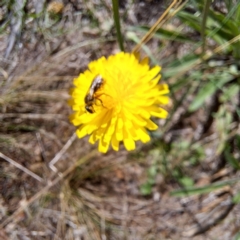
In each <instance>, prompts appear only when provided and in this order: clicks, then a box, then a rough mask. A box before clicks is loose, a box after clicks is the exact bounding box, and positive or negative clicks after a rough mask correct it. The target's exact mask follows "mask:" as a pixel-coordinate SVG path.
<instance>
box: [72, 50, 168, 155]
mask: <svg viewBox="0 0 240 240" xmlns="http://www.w3.org/2000/svg"><path fill="white" fill-rule="evenodd" d="M88 67H89V69H88V70H86V71H85V72H84V73H82V74H80V75H79V77H78V78H76V79H74V85H75V88H73V89H72V91H71V96H72V98H71V99H70V101H69V104H70V105H71V106H72V109H73V111H74V113H73V114H72V115H71V117H70V119H71V121H72V123H73V124H74V125H75V126H78V129H77V135H78V137H79V138H82V137H84V136H86V135H90V138H89V142H90V143H92V144H94V143H95V142H96V141H98V140H99V147H98V149H99V151H100V152H104V153H105V152H107V150H108V148H109V145H110V144H111V145H112V148H113V149H114V150H116V151H118V150H119V143H120V142H122V141H123V143H124V145H125V147H126V149H127V150H133V149H135V141H138V140H140V141H142V142H143V143H146V142H148V141H149V140H150V137H149V134H148V132H147V130H146V129H148V130H156V129H157V128H158V126H157V125H156V124H155V123H153V122H152V120H151V119H150V118H151V117H152V116H153V117H158V118H166V117H167V111H166V110H164V109H163V108H161V106H162V105H164V104H167V103H168V97H167V96H166V94H167V93H168V92H169V90H168V86H167V84H160V85H159V84H158V82H159V80H160V75H159V72H160V70H161V68H160V67H159V66H155V67H153V68H151V69H150V67H149V65H148V59H147V58H145V59H144V60H143V61H139V59H138V58H137V57H136V56H135V55H134V54H131V53H124V52H120V53H118V54H116V55H112V56H110V57H108V58H107V59H106V58H105V57H102V58H100V59H98V60H96V61H93V62H91V63H90V64H89V66H88Z"/></svg>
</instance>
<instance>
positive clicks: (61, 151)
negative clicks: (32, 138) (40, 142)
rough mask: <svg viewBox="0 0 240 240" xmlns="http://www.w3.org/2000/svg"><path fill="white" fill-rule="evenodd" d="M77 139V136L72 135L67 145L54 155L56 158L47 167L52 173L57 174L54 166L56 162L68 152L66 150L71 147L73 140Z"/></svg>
mask: <svg viewBox="0 0 240 240" xmlns="http://www.w3.org/2000/svg"><path fill="white" fill-rule="evenodd" d="M76 138H77V135H76V134H75V133H74V134H73V135H72V136H71V137H70V138H69V140H68V141H67V143H66V144H65V145H64V146H63V148H62V149H61V150H60V151H59V152H58V153H57V154H56V156H55V157H54V158H53V159H52V160H51V161H50V163H49V167H50V168H51V169H52V170H53V171H54V172H57V171H58V170H57V168H56V167H55V166H54V164H55V163H56V162H58V161H59V159H60V158H61V157H62V155H63V154H64V153H65V152H66V151H67V150H68V148H69V147H70V146H71V145H72V143H73V142H74V140H75V139H76Z"/></svg>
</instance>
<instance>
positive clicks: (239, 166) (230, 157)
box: [224, 147, 240, 170]
mask: <svg viewBox="0 0 240 240" xmlns="http://www.w3.org/2000/svg"><path fill="white" fill-rule="evenodd" d="M224 156H225V158H226V159H227V161H228V162H229V164H231V166H232V167H233V168H235V169H238V170H239V169H240V164H239V161H238V160H237V159H236V158H234V157H233V155H232V154H231V153H230V149H229V147H227V148H226V149H225V151H224Z"/></svg>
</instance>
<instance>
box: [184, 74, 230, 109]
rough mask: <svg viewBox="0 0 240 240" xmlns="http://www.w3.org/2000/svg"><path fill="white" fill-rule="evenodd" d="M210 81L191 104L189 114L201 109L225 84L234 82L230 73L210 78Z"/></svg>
mask: <svg viewBox="0 0 240 240" xmlns="http://www.w3.org/2000/svg"><path fill="white" fill-rule="evenodd" d="M209 80H210V81H208V82H207V83H206V84H205V85H204V86H203V87H202V89H201V90H200V91H199V93H198V94H197V96H196V97H195V99H194V100H193V102H192V103H191V104H190V106H189V109H188V111H189V112H194V111H196V110H197V109H199V108H200V107H201V106H202V105H203V104H204V102H205V100H206V99H207V98H208V97H210V96H212V95H213V94H214V93H215V92H216V91H217V90H218V89H221V88H222V86H223V85H224V84H225V83H227V82H229V81H230V80H232V75H231V74H229V73H228V72H223V73H222V74H221V75H220V74H219V73H218V74H217V75H216V76H209Z"/></svg>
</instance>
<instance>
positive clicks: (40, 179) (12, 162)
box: [0, 152, 44, 182]
mask: <svg viewBox="0 0 240 240" xmlns="http://www.w3.org/2000/svg"><path fill="white" fill-rule="evenodd" d="M0 157H1V158H2V159H4V160H6V161H7V162H9V163H10V164H12V165H13V166H15V167H16V168H18V169H20V170H22V171H23V172H25V173H26V174H28V175H30V176H31V177H33V178H35V179H36V180H38V181H39V182H44V180H43V179H42V178H41V177H39V176H38V175H37V174H35V173H33V172H31V171H30V170H29V169H27V168H25V167H23V166H22V165H21V164H19V163H17V162H15V161H14V160H12V159H11V158H9V157H7V156H6V155H4V154H2V153H1V152H0Z"/></svg>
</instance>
